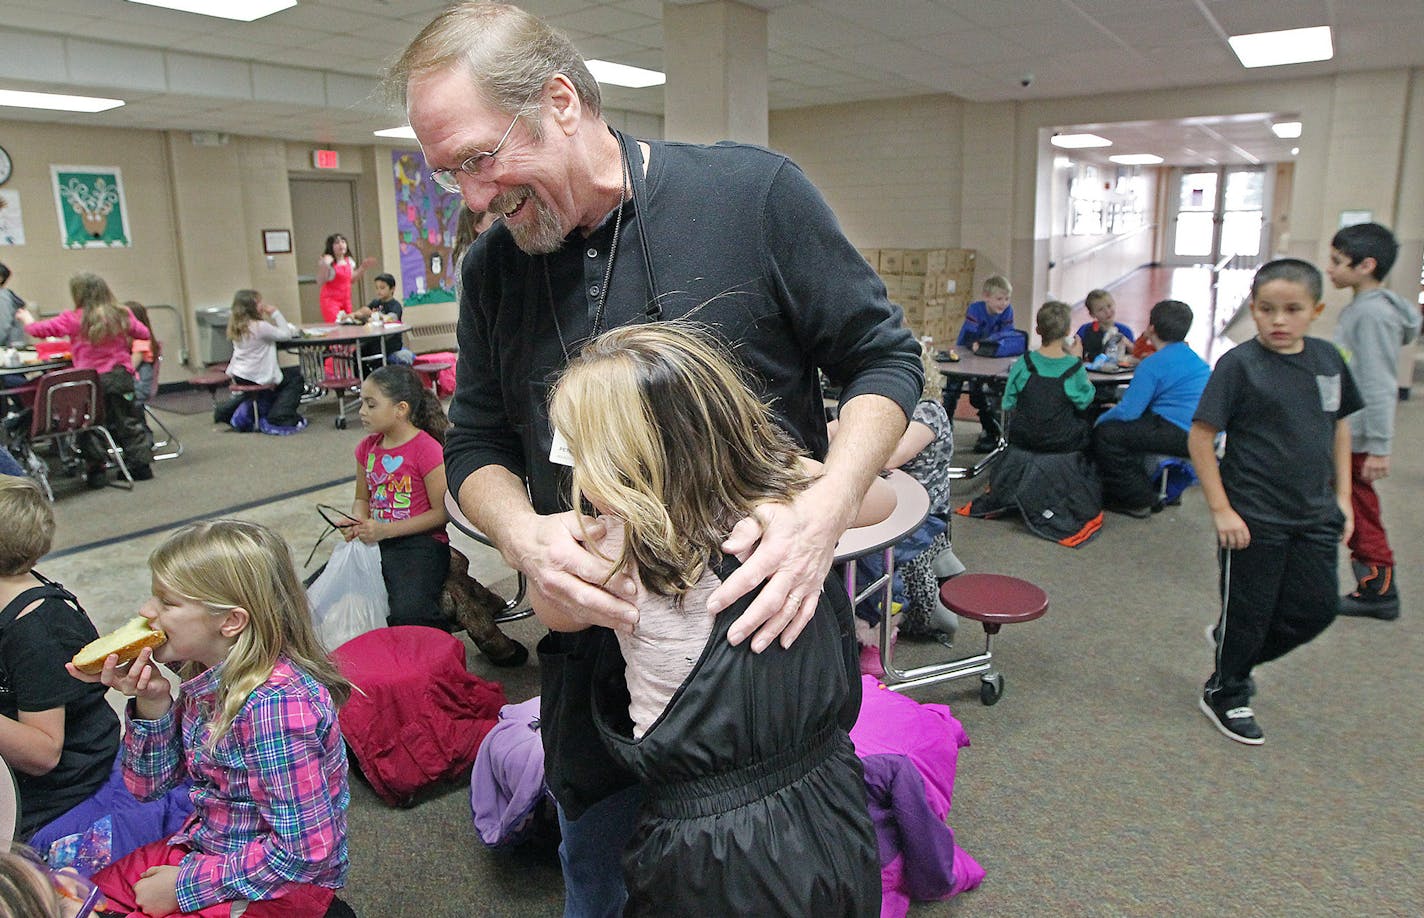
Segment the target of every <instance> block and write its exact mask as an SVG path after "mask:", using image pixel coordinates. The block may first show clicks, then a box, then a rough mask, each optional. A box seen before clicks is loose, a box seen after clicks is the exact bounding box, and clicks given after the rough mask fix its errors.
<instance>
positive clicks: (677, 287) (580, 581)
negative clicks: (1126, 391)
mask: <svg viewBox="0 0 1424 918" xmlns="http://www.w3.org/2000/svg"><path fill="white" fill-rule="evenodd" d="M390 80H391V83H392V85H393V87H394V88H395V89H396V90H397V91H398V92H399V93H400V95H401V97H402V98H403V99H404V101H405V105H406V111H407V114H408V116H409V118H410V124H411V126H412V128H413V129H414V130H415V134H416V137H417V138H418V139H419V141H420V144H421V147H422V148H423V150H424V152H425V157H426V160H427V162H428V164H429V165H430V167H431V169H432V170H434V171H433V172H432V178H433V179H434V180H435V181H436V182H437V183H439V184H440V185H441V187H443V188H445V189H446V190H448V191H450V192H451V193H459V194H460V195H462V196H463V198H464V200H465V203H466V204H467V206H468V207H470V209H472V210H489V211H493V212H495V213H497V214H498V215H500V217H501V218H502V220H501V223H500V224H497V225H496V226H495V227H494V228H492V229H491V230H490V231H488V232H486V233H484V234H482V235H481V236H480V237H479V239H478V240H476V242H475V243H474V245H473V246H472V247H471V249H470V250H469V254H468V256H467V257H466V258H465V259H464V260H463V262H462V266H461V267H462V270H461V275H462V291H463V293H462V297H461V303H460V320H459V331H458V335H459V342H460V356H459V366H458V370H457V374H458V376H457V379H458V383H457V389H456V393H455V399H454V402H453V404H452V406H451V410H450V416H451V420H452V421H453V423H454V428H453V429H452V430H451V431H450V434H449V437H448V440H447V443H446V451H445V461H446V473H447V476H448V478H449V483H450V488H451V490H452V492H453V493H455V494H456V495H457V496H458V498H459V502H460V506H461V508H462V509H463V510H464V512H465V513H466V514H467V515H468V516H469V518H470V519H471V521H473V522H474V524H475V525H477V526H479V527H480V529H481V530H482V531H484V532H485V533H487V534H488V535H489V537H490V538H491V540H493V542H494V543H495V544H496V545H497V546H498V547H499V550H500V552H501V554H502V555H503V556H504V558H505V560H506V561H507V562H508V563H509V564H510V565H511V566H513V567H516V568H518V569H519V570H521V571H523V572H524V573H525V575H526V576H527V577H528V578H529V582H530V585H531V588H532V589H534V590H537V591H538V592H539V593H540V594H541V597H542V600H543V602H544V603H547V604H549V605H551V606H554V607H556V608H558V609H560V610H561V611H562V612H563V613H565V614H566V615H568V616H572V617H575V618H577V619H578V620H580V621H583V622H585V623H587V625H588V626H590V627H588V628H586V629H585V630H582V631H579V632H577V633H572V634H557V633H551V634H550V635H549V636H547V637H546V638H545V639H544V640H543V641H541V643H540V645H539V651H540V665H541V677H542V680H543V686H542V688H543V693H542V702H541V704H542V710H541V715H542V716H541V725H542V731H543V738H544V746H545V751H546V755H545V768H546V772H547V776H548V783H549V787H550V788H551V790H552V791H553V793H554V796H555V798H556V799H557V800H558V803H559V809H560V823H561V827H562V828H563V832H564V835H563V843H562V845H561V846H560V856H561V859H562V862H563V867H564V877H565V886H566V897H565V898H566V905H565V914H566V915H611V914H617V913H618V912H619V911H620V910H621V909H622V906H623V903H624V900H625V897H626V892H625V890H624V888H623V885H622V879H621V874H622V871H621V864H620V861H619V857H620V854H621V852H622V850H623V848H624V845H625V843H626V841H627V839H628V836H629V834H630V833H631V831H632V827H633V819H634V816H635V813H636V809H637V804H638V801H639V791H638V789H637V787H636V785H635V784H634V780H633V778H632V776H630V775H628V774H626V773H623V772H621V770H619V769H618V768H617V767H616V766H614V765H613V763H612V761H611V759H610V758H609V757H608V755H607V753H606V752H605V751H604V749H603V748H602V746H601V744H600V741H599V739H598V736H597V732H596V730H595V728H594V725H593V720H592V712H591V709H590V706H589V695H590V680H591V678H592V673H591V669H590V666H591V658H593V657H595V656H596V655H597V653H598V652H599V651H600V649H602V648H605V647H606V646H607V645H608V644H610V643H611V644H612V646H613V648H614V652H616V648H617V643H616V641H615V640H613V635H612V631H610V630H609V629H621V630H624V631H631V630H632V629H633V628H634V627H635V625H636V623H637V617H638V614H637V609H636V608H635V606H634V605H633V604H632V603H631V602H630V601H629V600H630V598H631V597H632V596H633V595H634V590H633V588H632V584H631V583H628V582H625V580H626V578H625V579H617V578H615V579H614V580H612V581H608V580H607V574H608V562H607V561H606V560H604V559H602V558H600V557H598V556H596V555H595V554H593V553H592V552H590V551H589V550H587V549H586V548H585V547H584V545H583V541H582V540H583V539H585V538H587V536H586V535H585V529H584V528H583V527H584V526H589V527H594V529H595V531H594V535H595V536H597V535H599V534H600V533H598V532H597V526H596V524H594V523H593V522H592V521H590V520H584V521H583V522H582V523H581V521H580V519H579V515H578V513H577V512H576V511H575V510H571V509H570V508H569V506H568V477H567V469H566V468H564V467H563V465H561V463H563V464H567V459H566V457H565V455H563V454H562V453H566V449H565V450H561V448H560V445H559V443H558V438H557V436H556V434H555V432H554V431H553V430H551V428H550V425H549V420H548V411H547V396H548V392H549V388H550V386H551V385H552V383H553V382H554V381H555V380H556V379H557V377H558V374H559V372H560V371H561V370H562V369H563V367H564V366H565V365H566V364H567V362H568V360H569V358H570V357H571V356H572V355H573V354H574V353H576V352H577V350H578V348H579V347H580V345H581V344H582V343H583V342H584V341H586V340H588V339H589V338H591V337H593V336H595V335H597V334H598V333H599V332H601V331H604V330H606V329H608V328H613V327H617V326H622V325H628V324H633V323H639V322H647V321H659V320H667V319H678V318H684V317H687V318H690V319H692V320H695V321H698V322H701V323H704V324H705V325H707V326H708V327H709V328H710V329H711V330H712V332H713V333H714V334H715V335H717V336H718V337H719V338H721V339H722V340H723V341H725V342H726V343H727V344H728V345H729V346H730V347H731V348H732V349H733V351H734V352H735V353H736V354H737V355H738V357H739V358H740V359H741V360H742V361H743V362H744V363H745V364H746V365H747V367H748V368H749V369H750V370H751V371H752V373H753V374H755V377H756V378H755V380H754V382H753V384H754V385H755V386H757V387H758V389H759V392H760V394H761V396H762V397H763V398H764V399H765V400H766V401H767V402H768V403H770V404H771V405H772V406H773V408H774V411H775V412H776V415H777V417H778V419H779V421H780V422H781V423H782V425H783V426H784V427H785V428H786V429H787V431H788V432H789V433H790V434H791V435H792V436H793V437H795V438H796V439H797V441H798V442H799V443H801V444H802V445H803V446H804V447H805V448H806V449H807V450H808V451H809V452H810V453H811V454H812V455H814V456H816V457H824V458H825V471H824V474H823V475H822V477H821V478H819V479H818V480H817V481H816V483H815V484H813V485H812V486H811V487H810V488H809V489H808V490H807V491H805V492H804V493H803V494H802V495H800V496H799V497H798V498H797V499H796V500H795V501H794V502H792V503H790V504H786V505H768V506H767V507H765V508H764V509H762V510H760V511H758V513H756V514H755V515H754V516H753V517H749V518H748V519H745V520H743V521H741V522H740V523H738V524H737V525H736V526H735V527H734V528H733V529H732V530H731V532H730V533H729V536H728V539H727V542H726V543H725V545H724V549H725V550H726V551H727V552H728V553H729V554H735V555H737V556H738V557H741V558H743V559H744V563H743V564H742V566H741V567H740V569H739V570H738V571H737V572H736V573H735V574H733V575H732V576H730V577H729V578H728V579H727V581H726V582H725V583H723V584H722V585H721V586H720V587H719V588H718V589H717V591H716V592H715V593H714V594H713V596H712V598H711V600H710V601H709V603H708V606H709V610H710V611H712V612H714V613H715V612H717V611H720V610H722V609H725V608H727V607H728V606H730V605H731V604H732V603H733V602H734V601H735V600H737V599H738V598H739V597H742V596H743V595H745V594H748V593H750V592H752V591H754V590H757V589H759V590H760V592H759V593H758V594H757V597H756V599H755V600H754V601H753V602H752V603H751V605H750V606H749V607H748V608H747V610H746V611H745V612H744V613H743V614H742V616H741V617H740V618H739V619H738V620H737V621H736V622H735V623H734V624H733V626H732V628H731V632H730V639H731V641H732V643H734V644H738V643H741V642H742V641H746V640H750V642H751V648H752V650H753V651H756V652H760V651H762V650H765V649H766V647H768V646H769V645H770V644H771V643H772V642H773V641H778V640H779V641H780V642H781V643H782V644H783V645H789V644H790V643H791V642H792V641H794V640H795V639H796V637H797V635H798V634H800V632H801V630H802V628H803V627H804V626H805V624H806V622H807V621H808V620H809V618H810V616H811V614H812V613H813V612H814V611H815V608H816V605H817V600H818V597H819V593H820V590H821V587H822V583H823V581H824V580H825V577H826V574H827V572H828V570H829V569H830V565H831V561H832V556H833V553H834V548H835V544H836V541H837V540H838V539H839V537H840V535H841V534H842V532H843V531H844V530H845V528H846V526H847V524H848V522H849V521H850V520H851V519H852V517H853V515H854V513H855V509H856V507H857V506H858V505H859V503H860V499H861V497H862V496H863V495H864V493H865V491H866V489H867V488H868V487H869V484H870V482H871V481H872V480H873V479H874V477H875V475H876V474H877V472H878V471H879V470H880V468H881V467H882V466H883V464H884V462H885V460H886V459H887V458H888V456H889V455H890V452H891V450H892V448H893V447H894V445H895V443H896V442H897V440H898V438H899V436H900V434H901V432H902V431H903V430H904V428H905V424H906V418H907V417H908V415H909V413H910V410H911V409H912V407H913V406H914V404H915V400H916V398H917V397H918V395H919V392H920V389H921V384H922V379H923V376H922V370H921V367H920V361H919V357H918V346H917V344H916V342H915V340H914V338H913V337H912V336H911V335H910V333H909V331H908V330H907V329H906V328H905V326H904V323H903V321H902V319H901V314H900V312H899V310H898V309H896V308H895V307H894V306H892V305H891V304H890V303H889V301H888V300H887V299H886V295H885V287H884V285H883V284H881V283H880V281H879V279H878V278H877V277H876V276H875V274H874V272H873V271H872V270H871V269H870V267H869V266H868V265H866V263H865V261H864V259H862V258H861V257H860V256H859V255H858V254H857V253H856V251H855V249H854V248H853V247H852V246H851V245H850V243H849V242H848V241H847V240H846V238H845V236H844V234H842V232H841V231H840V228H839V226H838V225H837V223H836V220H835V217H834V215H833V214H832V213H831V212H830V209H829V208H828V207H827V206H826V203H825V201H824V200H823V199H822V198H821V196H820V195H819V193H818V192H817V191H816V190H815V188H814V187H813V186H812V185H811V183H810V182H809V180H807V178H806V177H805V175H804V174H802V172H801V171H800V170H799V169H798V168H797V167H796V166H795V164H793V163H791V162H790V161H789V160H787V159H786V158H785V157H783V156H780V155H777V154H775V153H772V152H770V151H767V150H764V149H760V148H756V147H750V146H745V145H738V144H717V145H715V146H710V147H709V146H696V145H690V144H678V143H668V142H657V141H640V140H636V139H634V138H631V137H628V136H626V135H624V134H622V133H621V132H618V131H614V130H612V129H610V127H609V126H608V124H607V123H606V122H605V121H604V120H603V117H602V115H601V110H600V109H601V99H600V95H599V89H598V83H597V81H595V80H594V79H593V77H592V76H591V75H590V74H589V72H588V68H587V67H586V66H585V65H584V62H583V60H582V58H581V57H580V56H579V54H578V52H577V50H575V49H574V47H573V45H572V44H571V43H570V42H569V41H568V39H567V38H566V37H564V36H563V35H562V34H560V33H558V32H557V31H555V30H553V29H551V28H549V27H548V26H547V25H546V24H545V23H544V22H543V21H541V20H539V19H538V18H536V17H534V16H532V15H530V14H528V13H526V12H524V11H523V10H520V9H518V8H517V7H513V6H506V5H502V4H494V3H468V4H464V5H461V6H457V7H454V8H452V9H450V10H447V11H445V12H444V13H442V14H440V16H438V17H437V18H436V19H435V20H434V21H433V22H431V23H430V25H428V26H427V27H426V28H425V29H424V30H423V31H422V32H421V33H420V35H418V36H417V37H416V38H415V40H414V41H413V42H412V43H411V45H410V46H409V47H408V48H407V49H406V50H405V52H404V53H403V54H402V56H401V57H400V59H399V60H398V61H397V63H396V64H395V65H394V66H393V68H392V71H391V74H390ZM818 370H819V371H824V373H825V374H826V376H827V377H828V378H829V379H830V380H831V381H832V382H833V383H835V384H837V385H839V386H840V387H841V412H840V423H841V428H840V430H841V433H840V435H839V436H838V437H837V439H836V442H835V446H834V448H833V449H830V450H829V452H828V450H827V445H828V444H827V437H826V425H825V416H824V410H823V408H822V400H821V389H820V384H819V378H818V375H817V374H818ZM847 678H848V679H849V680H850V682H851V692H852V695H853V696H854V697H852V698H851V702H852V703H851V704H848V705H847V707H848V709H849V710H847V711H846V712H844V714H843V719H848V720H847V723H846V726H849V725H850V721H853V719H854V716H855V713H856V709H857V708H858V706H859V691H858V686H859V682H858V676H857V674H856V672H855V666H854V660H851V661H849V663H848V673H847Z"/></svg>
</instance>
